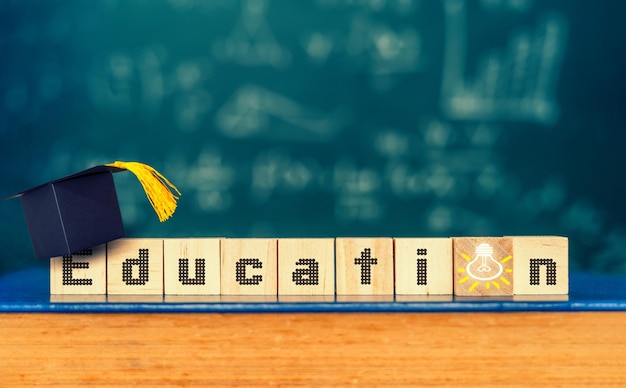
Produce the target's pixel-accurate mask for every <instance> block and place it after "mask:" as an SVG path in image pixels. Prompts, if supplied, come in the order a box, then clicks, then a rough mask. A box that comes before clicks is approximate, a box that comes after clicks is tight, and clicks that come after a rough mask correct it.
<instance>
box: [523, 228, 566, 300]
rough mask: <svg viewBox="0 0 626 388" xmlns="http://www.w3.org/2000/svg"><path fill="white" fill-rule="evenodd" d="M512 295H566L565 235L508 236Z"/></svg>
mask: <svg viewBox="0 0 626 388" xmlns="http://www.w3.org/2000/svg"><path fill="white" fill-rule="evenodd" d="M512 240H513V250H514V252H515V271H514V274H515V295H566V294H567V293H568V292H569V279H568V278H569V266H568V239H567V237H556V236H554V237H553V236H537V237H531V236H529V237H512Z"/></svg>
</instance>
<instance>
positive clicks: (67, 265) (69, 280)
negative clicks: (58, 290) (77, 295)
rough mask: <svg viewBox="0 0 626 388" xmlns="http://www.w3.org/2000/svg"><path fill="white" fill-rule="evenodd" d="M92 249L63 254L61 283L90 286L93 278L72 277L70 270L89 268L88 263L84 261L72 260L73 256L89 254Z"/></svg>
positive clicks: (91, 252)
mask: <svg viewBox="0 0 626 388" xmlns="http://www.w3.org/2000/svg"><path fill="white" fill-rule="evenodd" d="M92 254H93V251H92V250H91V249H83V250H82V251H78V252H76V253H73V254H71V255H66V256H63V285H64V286H91V285H92V284H93V279H89V278H84V279H74V275H73V273H72V270H74V269H89V263H88V262H86V261H74V260H72V258H73V257H74V256H91V255H92Z"/></svg>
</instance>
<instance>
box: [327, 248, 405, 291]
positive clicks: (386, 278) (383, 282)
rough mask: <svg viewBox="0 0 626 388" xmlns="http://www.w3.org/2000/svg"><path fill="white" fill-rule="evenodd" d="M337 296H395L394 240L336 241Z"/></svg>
mask: <svg viewBox="0 0 626 388" xmlns="http://www.w3.org/2000/svg"><path fill="white" fill-rule="evenodd" d="M335 246H336V255H337V257H336V268H337V295H393V293H394V287H393V240H392V239H391V238H337V239H336V240H335Z"/></svg>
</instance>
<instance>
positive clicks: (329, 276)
mask: <svg viewBox="0 0 626 388" xmlns="http://www.w3.org/2000/svg"><path fill="white" fill-rule="evenodd" d="M278 294H279V295H334V294H335V239H334V238H306V239H299V238H281V239H279V240H278Z"/></svg>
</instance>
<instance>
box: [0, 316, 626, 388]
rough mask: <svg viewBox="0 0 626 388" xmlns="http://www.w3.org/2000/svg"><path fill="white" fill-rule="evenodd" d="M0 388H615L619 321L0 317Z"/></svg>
mask: <svg viewBox="0 0 626 388" xmlns="http://www.w3.org/2000/svg"><path fill="white" fill-rule="evenodd" d="M0 339H1V341H2V342H1V343H0V355H1V358H0V375H1V376H2V386H7V385H8V386H10V385H24V386H32V385H36V384H41V385H63V386H84V385H85V384H94V385H100V386H107V385H123V386H130V385H140V384H141V385H154V384H163V385H167V386H176V385H181V386H189V385H200V386H211V385H216V386H223V385H234V384H238V385H246V386H248V385H278V386H332V385H354V384H359V385H374V386H397V385H413V386H414V385H430V384H435V383H437V384H445V385H452V386H463V385H477V386H484V385H489V384H493V385H506V386H515V385H519V386H528V387H530V386H538V385H544V386H562V385H568V384H575V385H589V384H592V385H597V386H606V385H615V386H626V313H611V312H588V313H556V312H555V313H546V312H542V313H438V314H428V313H393V314H387V313H385V314H382V313H380V314H379V313H370V314H355V313H340V314H337V313H335V314H327V313H317V314H304V313H300V314H162V313H159V314H51V313H45V314H34V313H30V314H28V313H27V314H0Z"/></svg>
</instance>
